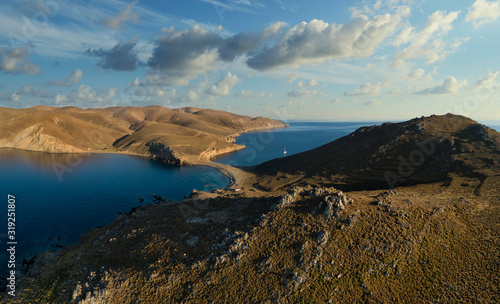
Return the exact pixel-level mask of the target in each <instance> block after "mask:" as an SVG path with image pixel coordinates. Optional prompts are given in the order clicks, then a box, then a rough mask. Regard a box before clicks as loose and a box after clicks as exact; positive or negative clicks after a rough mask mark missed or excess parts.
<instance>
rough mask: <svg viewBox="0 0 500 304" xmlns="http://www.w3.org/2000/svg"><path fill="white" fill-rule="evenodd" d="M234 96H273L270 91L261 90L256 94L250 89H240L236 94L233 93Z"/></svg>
mask: <svg viewBox="0 0 500 304" xmlns="http://www.w3.org/2000/svg"><path fill="white" fill-rule="evenodd" d="M234 96H235V97H238V98H270V97H272V96H273V94H272V93H266V91H261V92H260V93H259V94H256V93H255V92H254V91H252V90H242V91H240V92H238V93H236V94H234Z"/></svg>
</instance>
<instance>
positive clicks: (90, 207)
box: [0, 122, 500, 276]
mask: <svg viewBox="0 0 500 304" xmlns="http://www.w3.org/2000/svg"><path fill="white" fill-rule="evenodd" d="M289 124H290V127H287V128H283V129H276V130H269V131H263V132H250V133H244V134H242V135H241V136H239V137H238V138H237V140H236V143H239V144H244V145H245V146H247V148H246V149H244V150H240V151H238V152H234V153H231V154H227V155H224V156H221V157H219V158H217V159H216V160H215V161H216V162H220V163H224V164H230V165H233V166H253V165H257V164H260V163H262V162H265V161H268V160H271V159H274V158H279V157H285V156H288V155H292V154H296V153H300V152H303V151H307V150H310V149H313V148H316V147H319V146H321V145H324V144H326V143H329V142H331V141H333V140H335V139H337V138H340V137H342V136H345V135H347V134H349V133H351V132H353V131H355V130H356V129H358V128H359V127H361V126H367V125H373V124H379V123H376V122H289ZM490 126H491V127H493V128H495V129H496V130H500V127H499V126H492V125H490ZM285 152H286V153H285ZM228 183H229V180H228V179H227V178H226V177H225V176H223V175H222V174H220V173H219V172H218V171H216V170H215V169H213V168H209V167H189V166H186V167H179V166H172V165H168V164H165V163H163V162H160V161H155V160H152V159H148V158H143V157H137V156H130V155H122V154H49V153H42V152H28V151H20V150H13V149H0V197H2V198H1V199H0V200H1V201H3V203H2V205H3V210H2V214H3V215H2V216H1V218H0V225H1V226H0V241H1V243H2V244H3V247H5V248H3V249H2V254H1V255H0V274H1V275H2V276H3V275H4V274H5V273H6V272H7V270H8V269H7V263H8V255H7V254H6V247H7V241H9V240H8V239H7V237H8V223H7V213H8V198H9V195H10V196H11V197H14V201H15V242H17V243H16V245H15V246H16V255H15V256H16V262H17V264H18V267H19V264H20V262H21V261H22V259H23V258H26V259H29V258H31V257H33V256H34V255H35V254H37V253H39V252H42V251H45V250H57V249H58V248H61V247H62V246H68V245H71V244H74V243H76V242H77V241H78V239H79V238H80V237H81V236H82V234H83V233H84V232H85V231H88V230H89V229H91V228H93V227H97V226H103V225H106V224H108V223H110V222H111V221H112V220H113V219H114V218H116V217H117V216H118V215H119V214H120V213H127V212H128V211H130V210H131V208H133V207H137V206H140V205H145V204H154V203H155V201H154V198H153V194H154V195H157V196H161V197H164V198H168V199H169V200H172V201H177V200H181V199H182V198H184V197H186V196H188V195H189V194H190V193H191V191H192V190H193V189H196V190H202V191H211V190H214V189H217V188H224V187H227V185H228Z"/></svg>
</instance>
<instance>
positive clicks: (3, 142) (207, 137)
mask: <svg viewBox="0 0 500 304" xmlns="http://www.w3.org/2000/svg"><path fill="white" fill-rule="evenodd" d="M0 126H1V129H0V148H5V147H6V148H17V149H25V150H33V151H45V152H122V153H130V154H138V155H144V156H151V157H156V158H161V159H165V160H167V161H170V162H173V163H186V162H190V161H196V160H199V159H209V158H211V157H213V156H216V155H220V154H223V153H227V152H231V151H235V150H239V149H242V148H243V147H244V146H242V145H237V144H235V143H234V137H235V136H237V135H239V133H241V132H246V131H252V130H258V129H272V128H283V127H286V124H284V123H282V122H280V121H276V120H271V119H267V118H261V117H258V118H252V117H248V116H243V115H237V114H233V113H229V112H224V111H217V110H210V109H199V108H193V107H188V108H179V109H169V108H165V107H161V106H149V107H143V108H141V107H112V108H105V109H80V108H76V107H64V108H54V107H48V106H38V107H33V108H28V109H11V108H0Z"/></svg>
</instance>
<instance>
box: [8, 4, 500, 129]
mask: <svg viewBox="0 0 500 304" xmlns="http://www.w3.org/2000/svg"><path fill="white" fill-rule="evenodd" d="M0 24H1V26H0V106H2V107H10V108H26V107H31V106H37V105H49V106H55V107H63V106H76V107H80V108H90V107H109V106H126V105H132V106H147V105H162V106H166V107H171V108H178V107H185V106H194V107H200V108H213V109H219V110H225V111H231V112H234V113H238V114H244V115H250V116H265V117H270V118H275V119H280V120H322V121H401V120H406V119H410V118H413V117H419V116H423V115H425V116H428V115H431V114H438V115H439V114H445V113H454V114H459V115H465V116H468V117H471V118H473V119H475V120H478V121H482V122H485V121H490V122H491V121H492V122H500V102H499V101H500V75H499V74H500V56H498V54H499V51H500V39H498V37H500V0H496V1H495V0H475V1H474V0H472V1H461V0H457V1H453V2H452V1H412V0H375V1H359V2H355V1H334V0H331V1H327V0H318V1H302V0H295V1H284V0H268V1H263V0H185V1H167V0H163V1H162V0H156V1H152V0H136V1H120V0H100V1H93V0H87V1H77V0H76V1H75V0H73V1H69V0H43V1H35V0H27V1H19V0H17V1H13V0H4V1H2V2H1V3H0ZM499 124H500V123H499Z"/></svg>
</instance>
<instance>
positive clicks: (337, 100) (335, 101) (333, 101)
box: [330, 98, 340, 104]
mask: <svg viewBox="0 0 500 304" xmlns="http://www.w3.org/2000/svg"><path fill="white" fill-rule="evenodd" d="M339 102H340V99H338V98H335V99H332V100H330V103H333V104H337V103H339Z"/></svg>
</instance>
